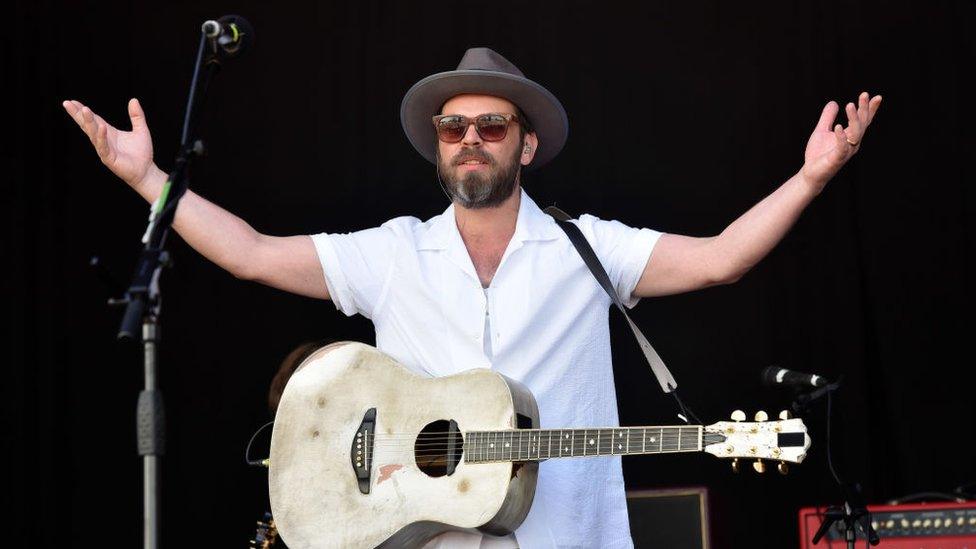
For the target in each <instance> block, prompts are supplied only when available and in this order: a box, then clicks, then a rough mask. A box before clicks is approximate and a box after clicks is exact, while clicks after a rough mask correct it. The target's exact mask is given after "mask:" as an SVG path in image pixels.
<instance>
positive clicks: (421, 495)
mask: <svg viewBox="0 0 976 549" xmlns="http://www.w3.org/2000/svg"><path fill="white" fill-rule="evenodd" d="M371 410H375V414H374V416H373V417H372V419H370V411H371ZM520 416H521V418H520ZM452 421H453V424H452V423H450V422H452ZM364 425H365V426H368V427H364ZM515 428H538V408H537V405H536V402H535V398H534V397H533V396H532V394H531V393H530V392H529V391H528V390H527V389H526V388H525V387H524V386H522V385H521V384H519V383H518V382H516V381H514V380H511V379H508V378H506V377H505V376H502V375H501V374H499V373H497V372H493V371H491V370H486V369H473V370H468V371H465V372H462V373H460V374H457V375H453V376H448V377H442V378H426V377H423V376H419V375H417V374H415V373H413V372H411V371H409V370H407V369H406V368H405V367H403V366H402V365H400V364H399V363H398V362H396V361H395V360H393V359H392V358H390V357H389V356H387V355H385V354H383V353H382V352H380V351H379V350H377V349H375V348H373V347H371V346H368V345H364V344H361V343H355V342H346V343H340V344H333V345H330V346H328V347H325V348H323V349H320V350H319V351H317V352H316V353H314V354H313V355H311V356H310V357H309V358H308V359H306V361H305V362H304V363H303V364H302V365H301V366H300V367H299V369H298V370H297V371H296V372H295V374H294V375H293V376H292V378H291V379H290V380H289V382H288V385H287V387H286V388H285V391H284V393H283V394H282V397H281V402H280V404H279V406H278V412H277V415H276V418H275V425H274V431H273V434H272V440H271V464H270V470H269V489H270V497H271V508H272V512H273V514H274V518H275V523H276V525H277V528H278V531H279V533H280V535H281V537H282V539H283V540H284V542H285V543H287V544H288V546H289V547H293V548H302V547H344V548H345V547H422V546H423V545H424V544H425V543H426V542H427V541H429V540H430V539H431V538H433V537H435V536H437V535H439V534H441V533H443V532H446V531H449V530H461V531H468V532H483V533H488V534H492V535H507V534H509V533H511V532H512V531H513V530H514V529H515V528H516V527H517V526H518V525H519V524H521V522H522V521H523V520H524V519H525V516H526V515H527V514H528V512H529V508H530V506H531V505H532V498H533V496H534V494H535V485H536V478H537V474H538V463H536V462H505V461H502V462H491V463H477V464H473V463H472V464H468V463H466V462H465V460H464V457H463V455H461V453H460V442H459V443H458V449H457V450H455V451H454V453H453V455H455V456H457V457H458V459H457V460H456V462H455V463H448V462H449V461H450V459H446V458H449V457H450V456H446V457H445V456H443V455H442V456H440V458H438V456H436V455H431V453H430V452H427V451H425V449H426V448H427V447H428V446H433V447H434V448H435V449H436V448H437V447H438V445H436V444H428V443H426V442H425V440H435V439H438V437H440V438H439V439H438V440H443V437H444V436H449V435H446V433H449V432H452V431H454V432H457V433H463V432H467V431H479V430H502V429H515ZM369 429H371V430H372V433H373V435H372V436H369V434H367V435H366V438H361V437H362V433H363V432H368V430H369ZM357 437H358V438H357ZM458 440H459V441H460V439H458ZM357 444H358V446H359V448H358V449H357ZM425 444H427V446H425ZM439 446H440V447H443V446H444V445H443V444H440V445H439ZM435 451H436V450H435ZM357 452H364V453H362V454H357ZM442 453H443V452H442ZM357 459H359V460H361V461H357ZM357 463H359V464H361V466H360V467H358V468H357V465H356V464H357ZM357 470H359V471H360V475H359V476H358V477H357Z"/></svg>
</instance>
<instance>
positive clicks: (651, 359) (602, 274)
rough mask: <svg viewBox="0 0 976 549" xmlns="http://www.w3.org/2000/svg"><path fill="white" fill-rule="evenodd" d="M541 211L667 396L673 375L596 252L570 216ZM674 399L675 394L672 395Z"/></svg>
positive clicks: (673, 384) (555, 210)
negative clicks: (619, 317)
mask: <svg viewBox="0 0 976 549" xmlns="http://www.w3.org/2000/svg"><path fill="white" fill-rule="evenodd" d="M545 212H546V213H547V214H549V215H551V216H552V217H553V219H555V220H556V224H557V225H559V226H560V227H561V228H562V229H563V231H565V232H566V236H568V237H569V240H570V241H571V242H572V243H573V246H575V247H576V251H578V252H579V254H580V256H581V257H582V258H583V262H584V263H586V266H587V267H589V269H590V272H591V273H593V276H594V277H596V280H597V282H599V283H600V286H603V289H604V290H606V292H607V294H609V295H610V299H612V300H613V303H614V305H616V306H617V309H619V310H620V312H621V313H623V315H624V318H626V319H627V324H628V325H630V329H631V331H633V332H634V337H635V338H637V344H638V345H640V348H641V351H643V352H644V358H646V359H647V363H648V364H650V366H651V370H653V371H654V377H656V378H657V382H658V383H659V384H660V385H661V390H663V391H664V392H665V393H670V392H672V391H674V390H675V389H677V388H678V382H676V381H675V380H674V376H672V375H671V372H670V371H669V370H668V367H667V366H665V365H664V361H663V360H661V357H660V356H659V355H658V354H657V351H655V350H654V347H652V346H651V343H650V342H649V341H648V340H647V338H646V337H644V334H643V333H642V332H641V331H640V328H638V327H637V325H636V324H634V321H633V320H631V319H630V315H628V314H627V309H626V308H625V307H624V304H623V303H621V302H620V296H618V295H617V291H616V290H615V289H614V287H613V284H612V283H611V282H610V276H609V275H607V271H606V269H604V268H603V264H602V263H600V260H599V259H598V258H597V256H596V252H594V251H593V248H592V247H591V246H590V243H589V242H587V241H586V238H585V237H584V236H583V233H582V232H581V231H580V230H579V227H577V226H576V224H574V223H570V222H569V219H570V217H569V216H568V215H567V214H566V212H564V211H562V210H560V209H559V208H557V207H555V206H549V207H548V208H546V209H545ZM675 396H676V397H677V394H675ZM678 402H679V406H680V407H681V408H682V411H684V406H683V405H681V404H680V403H681V401H680V400H679V401H678Z"/></svg>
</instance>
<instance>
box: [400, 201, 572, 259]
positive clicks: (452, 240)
mask: <svg viewBox="0 0 976 549" xmlns="http://www.w3.org/2000/svg"><path fill="white" fill-rule="evenodd" d="M560 234H562V230H561V229H560V228H559V227H558V226H557V225H556V222H555V220H553V218H552V216H550V215H549V214H547V213H545V212H543V211H542V210H541V209H540V208H539V206H538V205H536V203H535V201H534V200H532V199H531V198H529V195H528V194H526V192H525V189H521V198H520V202H519V212H518V217H517V218H516V220H515V233H514V234H513V235H512V243H513V244H516V245H518V246H521V244H523V243H524V242H529V241H534V240H553V239H556V238H559V235H560ZM458 243H460V244H461V247H462V248H463V244H464V241H463V240H462V239H461V233H460V232H459V231H458V228H457V221H456V220H455V218H454V204H453V203H452V204H451V205H450V206H448V208H447V209H446V210H444V213H442V214H441V215H438V216H436V217H434V218H432V219H431V220H430V221H429V222H428V227H427V230H426V231H424V232H423V233H421V234H420V235H418V238H417V249H418V250H444V249H447V248H450V247H452V245H457V244H458ZM509 247H513V246H512V245H511V243H510V245H509Z"/></svg>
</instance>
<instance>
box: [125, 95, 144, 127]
mask: <svg viewBox="0 0 976 549" xmlns="http://www.w3.org/2000/svg"><path fill="white" fill-rule="evenodd" d="M129 120H130V121H131V122H132V130H133V131H136V130H140V131H141V130H147V129H148V126H146V113H144V112H142V105H140V104H139V100H138V99H136V98H134V97H133V98H132V99H130V100H129Z"/></svg>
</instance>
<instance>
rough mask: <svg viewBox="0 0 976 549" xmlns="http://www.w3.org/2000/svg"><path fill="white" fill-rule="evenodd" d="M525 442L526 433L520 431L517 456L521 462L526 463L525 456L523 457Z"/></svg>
mask: <svg viewBox="0 0 976 549" xmlns="http://www.w3.org/2000/svg"><path fill="white" fill-rule="evenodd" d="M524 440H525V431H522V430H521V429H520V430H519V431H518V454H517V456H518V460H519V461H524V460H525V456H524V455H522V442H523V441H524Z"/></svg>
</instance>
